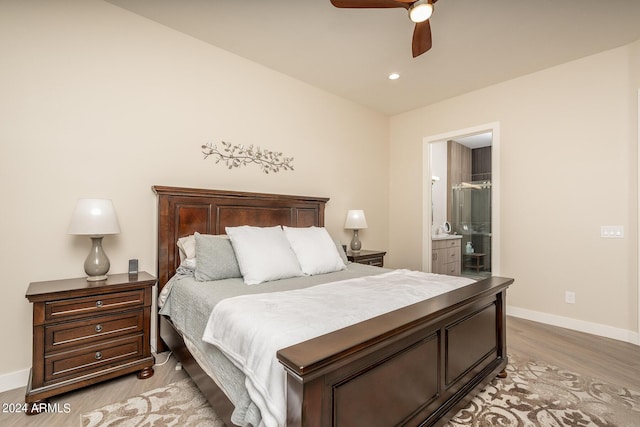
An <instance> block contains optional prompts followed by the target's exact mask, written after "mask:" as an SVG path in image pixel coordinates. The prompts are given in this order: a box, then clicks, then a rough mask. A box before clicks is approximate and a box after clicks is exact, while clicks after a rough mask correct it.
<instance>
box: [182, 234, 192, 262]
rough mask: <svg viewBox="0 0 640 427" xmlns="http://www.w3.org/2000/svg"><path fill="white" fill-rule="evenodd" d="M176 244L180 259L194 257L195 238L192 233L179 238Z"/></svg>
mask: <svg viewBox="0 0 640 427" xmlns="http://www.w3.org/2000/svg"><path fill="white" fill-rule="evenodd" d="M177 245H178V249H179V250H180V261H184V260H185V259H188V258H195V257H196V238H195V236H194V235H193V234H192V235H190V236H185V237H181V238H179V239H178V243H177Z"/></svg>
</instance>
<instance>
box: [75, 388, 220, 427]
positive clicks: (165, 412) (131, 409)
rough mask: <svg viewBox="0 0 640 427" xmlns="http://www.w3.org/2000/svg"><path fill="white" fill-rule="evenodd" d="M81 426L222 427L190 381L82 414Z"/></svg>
mask: <svg viewBox="0 0 640 427" xmlns="http://www.w3.org/2000/svg"><path fill="white" fill-rule="evenodd" d="M82 426H83V427H97V426H100V427H107V426H114V427H115V426H118V427H135V426H154V427H165V426H166V427H171V426H176V427H183V426H185V427H186V426H188V427H192V426H193V427H195V426H202V427H205V426H206V427H224V423H223V422H222V420H221V419H220V418H219V417H218V416H217V415H216V413H215V412H213V409H211V406H209V403H208V402H207V400H206V399H205V397H204V396H203V395H202V393H200V390H198V388H197V387H196V385H195V384H194V383H193V381H191V380H190V379H188V378H187V379H184V380H182V381H178V382H175V383H171V384H169V385H168V386H166V387H161V388H157V389H155V390H151V391H148V392H146V393H143V394H141V395H140V396H136V397H132V398H131V399H128V400H125V401H124V402H120V403H114V404H112V405H108V406H104V407H102V408H100V409H97V410H95V411H93V412H90V413H88V414H85V415H82Z"/></svg>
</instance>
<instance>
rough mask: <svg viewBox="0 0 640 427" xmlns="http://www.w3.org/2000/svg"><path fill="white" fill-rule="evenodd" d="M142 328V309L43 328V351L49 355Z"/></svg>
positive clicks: (132, 332)
mask: <svg viewBox="0 0 640 427" xmlns="http://www.w3.org/2000/svg"><path fill="white" fill-rule="evenodd" d="M143 327H144V313H143V311H142V309H140V310H136V311H130V312H126V313H117V314H112V315H107V316H97V317H92V318H89V319H82V320H76V321H72V322H66V323H58V324H55V325H51V326H45V328H44V345H45V348H44V351H45V353H50V352H52V351H59V350H63V349H66V348H69V347H72V346H76V345H86V344H88V343H91V342H94V341H98V340H103V339H111V338H115V337H118V336H122V335H127V334H129V335H131V334H135V333H139V332H141V331H142V330H143Z"/></svg>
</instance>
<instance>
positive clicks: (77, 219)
mask: <svg viewBox="0 0 640 427" xmlns="http://www.w3.org/2000/svg"><path fill="white" fill-rule="evenodd" d="M68 233H69V234H80V235H89V236H104V235H105V234H118V233H120V224H118V218H117V217H116V210H115V209H114V208H113V203H112V202H111V200H109V199H79V200H78V203H77V204H76V208H75V210H74V211H73V215H71V223H70V224H69V230H68Z"/></svg>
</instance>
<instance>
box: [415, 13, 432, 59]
mask: <svg viewBox="0 0 640 427" xmlns="http://www.w3.org/2000/svg"><path fill="white" fill-rule="evenodd" d="M429 49H431V24H429V20H426V21H424V22H419V23H417V24H416V28H415V29H414V30H413V42H412V43H411V50H412V51H413V57H414V58H415V57H416V56H420V55H422V54H423V53H425V52H426V51H428V50H429Z"/></svg>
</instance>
